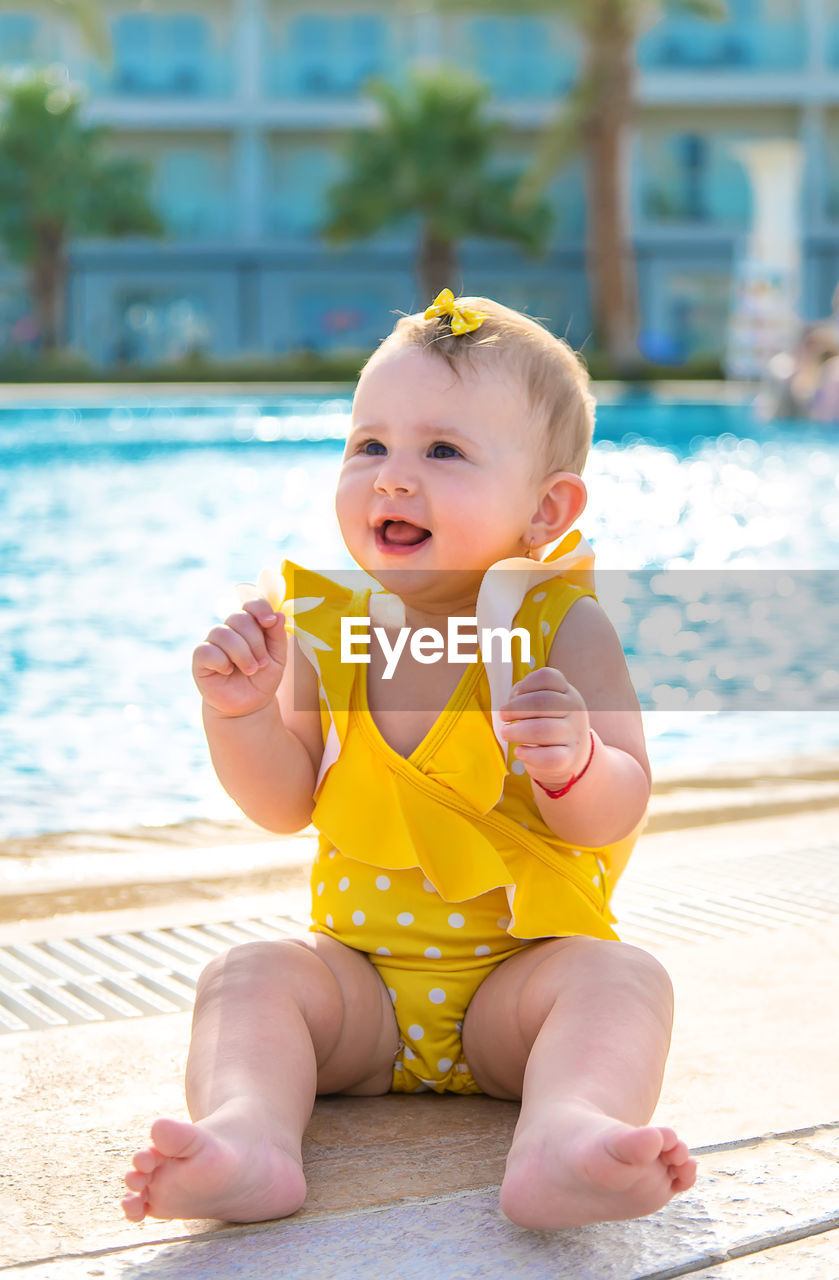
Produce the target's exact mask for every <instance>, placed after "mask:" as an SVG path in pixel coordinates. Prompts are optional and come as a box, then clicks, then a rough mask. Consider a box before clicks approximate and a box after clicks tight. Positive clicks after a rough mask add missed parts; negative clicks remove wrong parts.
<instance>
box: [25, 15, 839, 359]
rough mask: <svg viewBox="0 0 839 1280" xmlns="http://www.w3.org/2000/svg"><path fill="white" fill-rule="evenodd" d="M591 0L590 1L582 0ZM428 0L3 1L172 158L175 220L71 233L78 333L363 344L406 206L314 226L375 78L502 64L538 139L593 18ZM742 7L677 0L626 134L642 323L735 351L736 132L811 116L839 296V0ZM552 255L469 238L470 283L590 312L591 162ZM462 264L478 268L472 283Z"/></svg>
mask: <svg viewBox="0 0 839 1280" xmlns="http://www.w3.org/2000/svg"><path fill="white" fill-rule="evenodd" d="M581 2H582V0H581ZM419 7H420V6H418V5H414V4H411V3H408V2H407V0H404V2H400V0H396V2H394V0H391V2H390V3H387V4H386V3H384V0H369V3H364V0H358V3H357V4H352V3H340V2H338V3H336V2H333V3H330V2H329V0H315V3H314V5H312V4H304V3H302V0H201V2H200V3H199V0H155V3H154V4H150V5H143V6H142V8H140V7H138V6H137V5H132V6H127V5H122V4H120V3H118V2H117V0H113V2H110V3H108V5H107V10H106V11H107V15H108V23H109V26H110V31H111V40H112V46H113V57H112V61H111V63H110V65H102V64H100V63H97V62H96V61H95V60H94V58H93V57H92V55H90V54H89V53H87V52H86V51H85V49H84V47H83V45H82V43H81V40H80V37H79V35H78V33H77V32H76V31H75V30H73V29H72V28H71V27H69V26H67V27H65V26H64V25H63V24H62V23H61V22H59V21H57V20H56V19H55V17H54V16H53V15H51V14H48V12H47V11H46V10H42V9H39V7H38V5H37V4H26V3H20V4H19V5H18V6H17V7H13V6H11V5H4V6H3V8H2V9H0V65H2V66H3V67H4V68H5V69H6V70H13V69H14V68H15V67H27V66H39V65H44V64H45V63H61V64H64V65H65V66H66V67H67V69H68V74H69V76H70V78H71V79H72V80H73V81H77V82H81V83H83V84H84V85H86V86H87V90H88V94H89V97H88V103H87V107H86V112H85V114H86V118H87V119H88V120H89V121H90V122H95V123H99V124H103V125H107V126H108V128H109V129H110V130H111V132H112V135H113V145H114V146H115V147H116V148H118V149H119V150H120V151H121V152H122V153H123V154H130V155H134V156H138V157H143V158H144V159H145V160H146V161H147V162H148V164H149V166H150V169H151V172H152V174H153V179H152V187H153V195H154V198H155V201H156V204H157V207H158V209H159V211H160V213H161V215H162V218H163V220H164V222H165V225H166V228H167V237H166V238H165V239H164V240H162V241H141V240H133V241H127V240H115V241H108V242H100V243H90V242H86V243H84V244H79V245H77V246H76V247H75V248H74V252H73V259H72V271H71V281H70V299H69V327H70V342H71V345H72V346H74V347H75V348H77V349H79V350H83V351H84V352H85V353H87V354H88V356H89V357H90V358H91V359H92V360H94V361H95V362H97V363H102V364H111V363H114V362H116V361H120V360H142V361H157V360H162V359H167V358H172V357H173V356H176V355H178V354H182V353H183V352H185V351H188V350H190V349H196V348H197V349H201V350H206V351H207V352H209V353H212V354H214V355H217V356H220V357H231V356H234V355H240V354H255V353H266V354H271V353H277V352H286V351H288V350H301V349H311V350H315V351H319V352H322V351H329V350H335V349H337V348H355V349H358V348H364V347H367V346H369V345H370V344H371V343H373V342H375V341H376V340H377V339H378V338H379V337H380V336H381V334H382V332H383V329H384V328H386V327H387V316H388V314H389V313H390V312H391V311H392V310H394V309H405V308H408V307H410V306H411V305H414V304H415V305H419V304H420V303H421V302H425V299H421V298H419V297H418V296H417V287H416V284H415V280H414V274H413V260H412V250H413V239H412V235H411V230H410V228H405V230H404V231H403V232H401V233H396V232H391V233H388V234H387V235H380V236H378V237H376V238H375V239H373V240H371V241H370V242H367V243H364V244H361V245H357V246H353V247H351V248H349V249H343V248H342V249H340V250H338V249H334V248H330V247H328V246H326V245H325V244H324V243H323V242H322V240H321V239H320V238H319V236H318V227H319V225H320V223H321V222H322V220H323V217H324V211H325V206H324V192H325V190H326V188H327V187H328V185H329V183H330V182H331V181H332V179H333V178H334V177H335V176H336V175H337V174H338V173H339V172H340V167H341V148H342V142H343V139H344V138H345V136H346V134H347V132H348V131H350V130H352V129H354V128H356V127H358V126H359V125H362V124H363V123H365V121H367V120H369V119H370V118H371V114H370V113H371V107H370V105H369V104H368V103H367V102H366V101H365V99H364V97H363V94H362V88H363V85H364V83H365V81H366V80H367V79H368V77H370V76H372V75H384V76H390V77H397V76H399V75H401V74H404V73H405V71H406V69H407V68H408V67H409V66H410V65H411V64H413V63H415V62H417V61H418V60H422V59H425V60H428V59H439V60H442V61H444V62H446V63H454V64H457V65H458V66H461V67H463V68H468V69H470V70H472V71H473V72H474V73H476V74H477V75H478V76H480V77H481V78H483V79H485V80H487V81H488V82H489V83H490V85H491V86H492V90H493V108H494V110H496V111H497V112H498V113H499V114H500V115H501V117H502V118H503V119H504V120H505V121H506V122H507V123H508V124H509V126H510V134H509V139H510V140H509V149H510V153H511V154H513V155H519V156H522V157H524V155H525V153H527V152H529V150H530V148H531V146H532V142H533V139H534V137H535V135H536V133H537V132H538V129H539V128H540V126H541V125H542V124H544V122H545V121H547V120H548V119H549V118H550V117H551V115H552V113H553V112H554V111H555V109H556V104H557V101H558V100H561V98H562V96H563V95H564V94H565V93H567V91H568V88H569V86H570V85H571V84H572V83H573V81H574V77H575V72H576V66H577V58H578V53H577V49H576V45H575V40H574V36H573V32H571V31H569V30H568V29H566V28H564V27H563V26H562V24H561V23H560V22H559V21H558V20H553V19H551V18H548V17H538V18H537V17H529V16H519V17H500V16H489V15H487V16H475V17H462V16H461V17H453V16H450V15H445V16H440V15H438V14H431V13H428V12H417V9H418V8H419ZM728 7H729V13H730V17H729V20H728V21H727V22H725V23H721V24H710V23H703V22H700V21H699V20H695V19H689V18H684V17H683V18H679V19H675V18H674V19H671V20H668V21H666V22H664V23H661V24H659V25H658V26H656V27H655V28H653V29H651V30H650V31H648V32H647V33H646V34H645V35H644V36H643V38H642V39H641V40H640V42H639V45H638V50H637V57H638V64H639V67H640V84H639V96H640V102H641V110H640V114H639V120H638V123H637V127H636V129H635V131H634V137H633V138H632V143H631V148H630V150H629V154H627V156H626V158H625V162H626V165H627V171H628V173H629V176H630V180H629V183H628V189H629V198H630V200H631V206H632V208H631V213H632V225H633V229H634V235H635V244H636V251H637V255H638V266H639V291H640V300H641V310H642V317H643V333H642V346H643V347H644V349H645V351H646V353H647V354H648V355H650V356H652V357H654V358H663V359H667V360H678V359H684V358H685V357H687V356H689V355H702V354H707V355H719V354H720V353H721V352H722V348H723V344H724V335H725V324H726V315H727V312H728V307H729V300H730V291H731V268H732V262H733V260H734V256H735V255H736V254H737V253H738V251H739V250H740V247H741V245H742V242H743V239H744V237H745V234H746V232H747V230H748V227H749V224H750V217H751V199H752V196H751V191H750V187H749V182H748V179H747V176H746V173H745V171H744V169H743V167H742V165H741V163H740V161H739V160H738V157H737V151H738V146H739V145H740V144H742V143H744V142H748V141H753V140H756V139H760V138H767V137H780V138H784V139H790V140H798V141H800V143H801V146H802V149H803V155H804V168H803V174H804V176H803V193H802V202H803V207H802V225H803V243H802V253H803V297H802V304H801V305H802V311H803V313H804V314H805V315H807V316H816V315H820V314H825V313H826V312H828V311H829V309H830V298H831V294H832V292H833V288H834V285H835V283H836V280H837V278H839V0H728ZM551 198H552V201H553V203H554V205H555V207H556V210H557V224H556V230H555V234H554V238H553V243H552V246H551V249H550V252H549V254H548V256H547V257H546V258H545V259H541V260H533V259H528V258H525V257H523V256H522V255H521V254H520V253H518V252H517V251H515V250H513V249H511V248H510V247H508V246H503V245H501V246H497V245H495V244H491V243H487V242H477V241H476V242H475V243H474V244H467V245H466V246H465V252H464V256H463V274H464V279H463V282H462V283H463V285H464V287H465V289H466V290H467V291H468V292H473V293H477V292H482V291H487V292H489V293H492V294H495V295H496V296H499V297H501V298H502V299H503V300H505V301H507V302H509V303H511V304H512V305H514V306H517V305H519V306H526V307H527V308H528V310H530V311H531V313H534V314H538V315H541V316H544V317H546V318H547V319H549V321H550V322H551V323H552V325H553V326H555V327H556V328H557V329H558V330H560V331H563V332H564V331H567V332H568V334H569V337H570V338H571V340H572V341H574V342H575V343H582V342H583V341H584V340H585V339H586V337H587V335H588V333H589V330H590V318H589V308H588V301H587V290H586V282H585V272H584V262H583V236H584V229H585V221H586V200H585V192H584V185H583V177H582V167H581V165H580V164H579V163H576V162H572V163H571V164H570V165H569V166H568V167H567V168H566V169H565V170H564V172H563V173H561V174H560V175H558V177H557V179H556V181H555V182H554V183H553V185H552V188H551ZM453 283H454V284H455V286H457V285H458V284H460V283H461V282H453ZM28 311H29V309H28V303H27V299H26V296H25V290H24V288H23V284H22V280H21V276H20V274H19V272H17V271H16V270H15V269H13V268H12V267H10V266H6V267H4V266H3V265H2V264H0V346H4V347H8V346H11V345H15V344H25V343H27V342H29V341H31V340H32V323H31V319H30V317H29V314H28Z"/></svg>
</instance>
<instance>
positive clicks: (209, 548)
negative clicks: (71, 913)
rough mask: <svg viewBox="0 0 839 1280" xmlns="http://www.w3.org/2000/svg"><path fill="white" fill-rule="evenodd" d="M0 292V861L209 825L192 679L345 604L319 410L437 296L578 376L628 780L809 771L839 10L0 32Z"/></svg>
mask: <svg viewBox="0 0 839 1280" xmlns="http://www.w3.org/2000/svg"><path fill="white" fill-rule="evenodd" d="M0 255H1V256H0V840H2V838H3V837H4V836H9V835H18V834H26V833H37V832H42V831H51V830H52V831H58V830H77V829H79V828H80V827H83V826H108V827H111V828H113V829H122V828H123V827H125V826H126V825H130V824H132V823H136V822H145V823H164V822H176V821H180V820H182V819H183V818H186V817H195V816H196V815H199V816H212V815H216V816H218V815H222V816H226V815H228V814H229V813H230V811H231V809H232V804H231V803H230V802H228V801H227V800H226V798H225V797H223V796H222V794H221V792H220V788H219V787H218V784H217V782H216V780H215V778H214V777H213V775H212V771H211V769H210V766H209V763H208V760H207V752H206V746H205V742H204V738H203V733H202V729H201V725H200V708H199V704H198V698H197V696H196V693H195V690H194V687H193V684H192V680H191V678H190V675H189V669H190V654H191V652H192V649H193V647H194V645H195V644H196V643H198V642H199V641H200V639H201V638H202V637H203V636H204V635H205V634H206V633H207V630H208V629H209V627H210V626H211V625H212V623H213V622H214V621H215V620H216V619H217V618H223V617H225V616H226V614H227V613H228V612H229V611H230V609H231V608H234V607H236V605H237V602H238V597H237V596H236V594H235V591H234V587H235V584H236V583H237V582H249V581H250V582H253V581H255V580H256V576H257V574H258V573H259V570H260V569H261V568H262V567H263V566H264V565H270V566H273V567H278V566H279V564H280V562H281V561H282V559H283V558H284V557H289V558H291V559H293V560H296V561H299V562H300V563H304V564H307V565H309V566H310V567H313V568H317V567H319V568H320V569H321V570H322V571H325V572H332V571H334V570H337V569H344V568H347V567H349V565H350V563H351V562H350V560H349V557H348V553H347V552H346V550H345V548H344V547H343V544H342V542H341V538H340V535H339V531H338V529H337V525H336V522H335V519H334V513H333V509H332V494H333V492H334V486H335V480H336V477H337V473H338V469H339V467H340V461H341V453H342V448H343V438H344V434H345V431H346V427H347V424H348V420H349V413H350V394H351V392H350V383H351V382H352V380H353V379H354V377H355V375H356V373H357V371H358V369H359V367H360V365H361V362H362V361H363V359H364V358H365V356H366V355H367V354H368V353H369V351H370V349H371V348H372V347H373V346H375V344H376V343H377V342H378V341H379V340H380V339H381V338H382V337H383V336H384V335H385V333H387V332H388V331H389V330H390V328H391V327H392V324H393V319H394V312H399V311H410V310H412V309H417V308H419V307H424V306H426V305H427V303H428V302H429V301H430V300H431V299H432V298H433V297H434V295H435V293H436V292H437V291H438V290H439V289H441V288H443V287H444V286H447V285H448V286H451V287H452V288H453V289H454V290H455V291H456V292H462V293H466V294H480V293H487V294H489V295H491V296H493V297H496V298H498V299H499V300H500V301H502V302H505V303H507V304H509V305H512V306H514V307H518V308H521V309H523V310H526V311H528V312H529V313H530V314H531V315H536V316H539V317H542V318H543V319H545V320H546V321H547V323H548V324H549V326H550V327H551V328H552V330H553V331H554V332H556V333H559V334H565V335H567V337H568V338H569V340H570V341H571V342H572V343H573V344H574V345H575V346H577V347H582V348H583V350H584V354H585V358H586V360H587V362H588V364H589V367H590V368H591V370H592V372H593V374H594V375H595V377H596V378H598V379H600V381H599V383H598V385H597V387H596V391H597V399H598V418H597V431H596V436H595V445H594V448H593V450H592V453H591V457H590V460H589V462H588V464H587V468H586V472H585V476H586V481H587V484H588V486H589V490H590V501H589V505H588V507H587V510H586V512H585V517H584V520H583V521H581V528H582V530H583V532H584V533H585V535H586V537H587V538H588V539H589V540H590V541H591V542H592V545H593V546H594V548H595V550H596V553H597V563H598V584H599V589H600V591H601V598H602V600H603V602H604V605H605V606H606V607H607V608H608V610H609V612H610V615H611V616H612V618H613V621H614V623H615V625H616V626H617V628H618V630H619V633H620V635H621V639H622V641H623V643H624V646H625V649H626V651H627V654H628V656H629V660H630V667H631V671H632V675H633V679H634V680H635V683H636V686H637V688H638V691H639V696H640V698H641V702H642V707H643V711H644V716H645V724H646V729H647V734H648V740H649V742H650V750H651V757H652V759H653V763H654V765H655V767H656V770H659V769H661V768H670V769H672V770H675V771H677V772H678V771H681V772H682V773H689V772H691V771H694V772H695V771H696V770H703V769H706V768H708V767H710V766H711V765H713V766H714V767H728V766H729V765H733V763H736V762H741V763H742V762H752V764H755V762H760V761H762V760H766V759H767V758H769V759H775V758H778V757H791V756H799V755H802V754H804V753H807V752H811V753H814V752H820V751H828V752H835V750H836V748H837V746H839V718H838V717H837V714H836V712H837V709H839V664H838V663H837V660H836V642H835V636H836V628H837V611H838V610H839V597H837V593H836V589H835V582H836V568H837V565H839V433H837V431H836V422H837V421H839V319H837V316H836V315H834V310H833V308H834V297H835V286H836V282H837V279H839V0H726V2H725V3H722V0H667V2H665V0H661V2H659V3H656V0H579V2H574V0H518V2H517V3H515V2H509V0H508V2H507V3H505V2H504V0H480V2H479V0H446V2H445V3H443V0H439V2H438V0H395V2H392V3H389V4H386V3H385V0H356V3H348V2H341V0H310V2H309V3H308V4H306V3H304V0H206V2H205V3H198V0H149V2H148V3H144V4H139V5H138V4H133V5H130V6H128V5H125V4H122V3H119V0H39V2H38V3H32V4H29V3H26V2H25V0H0ZM607 378H613V379H618V380H619V381H617V382H613V383H612V384H611V385H608V384H607V383H606V382H605V381H603V380H604V379H607ZM708 378H712V379H714V381H713V382H709V381H702V379H708ZM722 378H726V379H727V381H725V382H723V381H720V379H722ZM662 379H666V380H667V381H666V382H664V383H663V382H662ZM674 379H681V381H680V382H679V383H678V386H677V385H676V382H675V381H674ZM697 379H699V381H697ZM97 381H98V382H99V383H101V384H102V385H98V386H97V385H94V384H95V383H96V382H97ZM154 382H158V383H160V384H162V385H159V386H152V385H151V384H152V383H154ZM202 382H205V383H206V384H207V385H206V386H200V385H197V384H200V383H202ZM295 382H296V383H305V384H307V385H298V386H297V387H293V386H291V385H290V384H292V383H295ZM74 383H75V384H76V385H71V384H74ZM220 383H223V384H226V385H219V384H220ZM248 383H250V385H246V384H248ZM51 384H56V385H51ZM117 384H122V385H117ZM233 384H237V385H233ZM756 388H759V389H760V396H759V398H758V400H757V401H756V399H755V389H756ZM698 570H704V571H705V572H697V571H698ZM610 571H612V572H610ZM683 571H684V572H683ZM735 571H736V572H735ZM639 572H640V573H641V574H642V577H641V578H640V579H637V580H636V579H634V578H633V577H632V575H633V574H635V573H639ZM639 583H640V585H639ZM755 767H759V765H757V764H755Z"/></svg>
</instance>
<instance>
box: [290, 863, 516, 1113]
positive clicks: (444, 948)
mask: <svg viewBox="0 0 839 1280" xmlns="http://www.w3.org/2000/svg"><path fill="white" fill-rule="evenodd" d="M332 853H333V855H334V856H331V857H326V856H323V855H321V857H320V858H319V859H318V860H317V862H316V868H317V869H316V870H313V874H312V914H313V919H314V921H315V927H316V928H317V927H320V928H323V929H327V930H329V932H330V933H331V934H332V935H333V936H334V937H336V938H338V939H339V941H342V942H344V943H345V944H347V945H349V946H352V947H354V948H356V949H357V950H359V951H361V952H363V953H364V954H366V955H368V956H369V957H370V959H371V961H372V962H373V964H374V965H375V966H376V968H377V970H378V971H379V973H380V975H381V977H382V979H383V981H384V984H385V987H386V989H387V991H388V995H389V997H390V1000H391V1001H392V1003H393V1007H394V1013H395V1014H396V1018H397V1024H398V1027H399V1029H400V1034H401V1036H402V1041H403V1044H402V1045H401V1047H400V1050H399V1052H398V1053H397V1056H396V1060H395V1062H394V1077H393V1085H392V1087H393V1088H395V1089H397V1090H398V1091H400V1092H415V1091H417V1090H423V1089H433V1090H436V1091H437V1092H443V1091H446V1090H454V1091H456V1092H466V1093H470V1092H475V1091H477V1086H476V1085H475V1083H474V1081H473V1080H472V1077H471V1075H470V1073H469V1070H468V1067H467V1066H466V1065H465V1062H464V1058H463V1046H462V1044H461V1039H460V1037H461V1031H462V1027H463V1017H464V1013H465V1010H466V1008H467V1006H468V1004H469V1001H470V1000H471V998H472V996H473V995H474V993H475V991H476V989H477V987H478V986H479V985H480V983H481V982H482V981H483V979H484V978H485V977H486V976H487V974H488V973H489V972H491V970H492V969H493V967H494V965H495V963H496V962H497V959H500V958H502V957H504V956H506V955H509V954H512V952H514V951H515V950H517V948H518V945H519V944H518V943H517V942H516V940H515V939H512V938H510V936H509V935H508V934H507V933H506V932H505V931H504V929H503V928H502V927H500V926H501V925H502V923H506V921H507V920H508V918H509V917H507V918H506V920H505V917H504V916H503V915H502V914H501V913H502V912H503V911H504V909H505V907H506V906H507V898H506V894H505V892H504V890H503V889H498V890H494V891H492V892H491V893H488V894H484V895H483V896H482V897H481V898H476V899H473V900H472V901H471V902H469V903H468V904H464V903H457V902H446V901H444V899H443V898H441V897H440V895H439V894H438V892H437V890H436V889H435V887H434V885H433V883H432V882H431V880H430V879H429V878H428V877H427V876H426V875H424V873H423V872H422V871H420V870H419V869H417V868H413V869H408V870H401V869H400V870H391V869H388V870H386V871H385V870H383V869H382V868H381V867H372V866H368V865H367V864H365V863H359V862H355V861H352V860H350V859H348V858H345V857H343V855H342V854H341V853H336V852H335V851H334V850H333V851H332Z"/></svg>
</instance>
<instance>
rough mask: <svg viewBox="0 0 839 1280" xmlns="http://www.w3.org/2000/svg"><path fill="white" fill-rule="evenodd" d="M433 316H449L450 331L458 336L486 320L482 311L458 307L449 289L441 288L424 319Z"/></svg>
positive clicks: (476, 327) (478, 326) (477, 326)
mask: <svg viewBox="0 0 839 1280" xmlns="http://www.w3.org/2000/svg"><path fill="white" fill-rule="evenodd" d="M434 316H451V318H452V319H451V325H452V333H454V334H457V335H458V336H460V334H462V333H471V332H472V330H473V329H479V328H480V326H481V325H482V324H483V322H484V321H485V320H486V316H485V315H484V313H483V312H482V311H473V310H472V309H471V307H459V306H458V305H457V303H456V302H455V300H454V294H453V293H452V291H451V289H443V290H442V291H441V292H440V293H438V294H437V297H436V298H435V299H434V301H433V302H432V304H431V306H430V307H429V308H428V310H427V311H426V313H425V319H426V320H431V319H433V317H434Z"/></svg>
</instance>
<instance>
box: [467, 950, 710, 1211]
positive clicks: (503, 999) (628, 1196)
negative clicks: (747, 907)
mask: <svg viewBox="0 0 839 1280" xmlns="http://www.w3.org/2000/svg"><path fill="white" fill-rule="evenodd" d="M672 1008H673V1005H672V990H671V987H670V980H669V978H668V977H667V974H666V973H665V972H664V970H663V969H662V968H661V966H660V965H659V964H658V962H657V961H656V960H654V959H653V958H652V956H649V955H647V954H646V953H645V952H643V951H639V950H638V949H636V948H635V947H629V946H625V945H624V944H623V943H619V942H601V941H599V940H597V939H594V938H562V939H555V940H551V941H549V942H541V943H537V944H536V945H534V946H532V947H528V948H527V949H526V950H524V951H521V952H519V953H518V954H517V955H515V956H512V957H511V958H510V959H509V960H506V961H505V962H504V963H503V964H501V965H499V967H498V968H497V969H496V970H494V971H493V973H491V974H490V976H489V977H488V978H487V979H486V981H485V982H484V983H483V985H482V986H481V987H480V988H479V990H478V992H477V993H476V995H475V997H474V999H473V1001H472V1003H471V1005H470V1006H469V1010H468V1013H467V1016H466V1020H465V1023H464V1028H463V1048H464V1052H465V1055H466V1059H467V1062H468V1064H469V1067H470V1068H471V1071H472V1074H473V1076H474V1077H475V1080H476V1082H477V1083H478V1084H479V1085H480V1087H481V1088H482V1089H483V1090H484V1091H485V1092H486V1093H490V1094H493V1095H495V1096H497V1097H502V1098H511V1097H521V1099H522V1109H521V1115H520V1117H519V1122H518V1125H517V1126H516V1131H515V1134H514V1137H513V1144H512V1147H511V1149H510V1153H509V1156H508V1158H507V1170H506V1174H505V1177H504V1182H503V1185H502V1187H501V1207H502V1208H503V1210H504V1212H505V1213H506V1214H507V1216H508V1217H509V1218H511V1219H512V1220H513V1221H514V1222H516V1223H518V1224H519V1226H522V1227H533V1228H536V1229H543V1228H549V1227H569V1226H579V1225H582V1224H583V1223H586V1222H605V1221H610V1220H614V1219H621V1218H636V1217H641V1216H643V1215H644V1214H647V1213H652V1212H654V1210H656V1209H660V1208H661V1207H662V1205H664V1204H666V1203H667V1201H668V1200H669V1199H670V1198H671V1196H673V1195H674V1194H675V1193H676V1192H677V1191H685V1190H687V1188H688V1187H690V1186H692V1185H693V1182H694V1179H695V1176H696V1165H695V1163H694V1161H693V1160H691V1159H690V1157H689V1155H688V1151H687V1148H686V1147H685V1145H684V1143H683V1142H680V1141H679V1139H678V1138H677V1137H676V1135H675V1133H673V1131H672V1129H663V1128H659V1127H657V1126H652V1125H649V1124H648V1123H647V1122H648V1121H649V1119H650V1117H651V1116H652V1113H653V1111H654V1110H655V1105H656V1102H657V1101H658V1095H659V1092H660V1089H661V1080H662V1075H663V1072H664V1063H665V1059H666V1057H667V1050H668V1048H669V1044H670V1030H671V1024H672Z"/></svg>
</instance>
